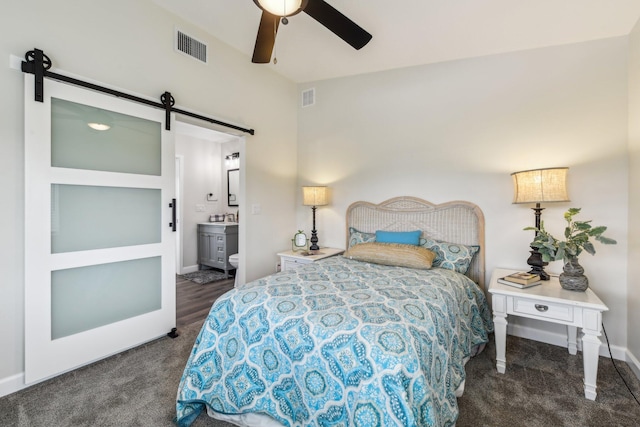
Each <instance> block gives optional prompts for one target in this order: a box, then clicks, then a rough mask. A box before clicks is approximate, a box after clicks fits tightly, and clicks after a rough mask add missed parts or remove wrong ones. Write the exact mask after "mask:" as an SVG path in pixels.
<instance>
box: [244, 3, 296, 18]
mask: <svg viewBox="0 0 640 427" xmlns="http://www.w3.org/2000/svg"><path fill="white" fill-rule="evenodd" d="M253 2H254V3H255V4H257V5H258V7H259V8H260V9H262V10H264V11H265V12H268V13H270V14H272V15H275V16H281V17H285V16H291V15H295V14H296V13H299V12H300V11H301V10H302V9H304V6H305V4H306V0H253Z"/></svg>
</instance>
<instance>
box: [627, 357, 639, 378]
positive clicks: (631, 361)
mask: <svg viewBox="0 0 640 427" xmlns="http://www.w3.org/2000/svg"><path fill="white" fill-rule="evenodd" d="M627 364H628V365H629V367H630V368H631V370H632V371H633V373H634V374H636V377H638V379H639V380H640V360H638V358H636V357H635V356H634V355H633V354H631V352H630V351H629V350H627Z"/></svg>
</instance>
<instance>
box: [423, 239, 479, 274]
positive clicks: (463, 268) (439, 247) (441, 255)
mask: <svg viewBox="0 0 640 427" xmlns="http://www.w3.org/2000/svg"><path fill="white" fill-rule="evenodd" d="M420 246H422V247H425V248H427V249H429V250H432V251H433V252H435V253H436V258H435V259H434V260H433V266H434V267H440V268H446V269H448V270H453V271H457V272H458V273H462V274H466V273H467V270H469V266H470V265H471V261H472V260H473V256H474V255H475V254H476V253H477V252H478V251H479V250H480V246H476V245H470V246H469V245H460V244H458V243H449V242H442V241H440V240H432V239H420Z"/></svg>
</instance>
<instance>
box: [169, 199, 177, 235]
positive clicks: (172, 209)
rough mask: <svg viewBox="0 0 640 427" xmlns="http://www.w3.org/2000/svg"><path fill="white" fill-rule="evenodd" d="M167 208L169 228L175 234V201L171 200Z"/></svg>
mask: <svg viewBox="0 0 640 427" xmlns="http://www.w3.org/2000/svg"><path fill="white" fill-rule="evenodd" d="M169 207H170V208H171V222H170V223H169V227H171V231H173V232H175V231H176V224H177V223H178V221H177V220H176V199H171V203H169Z"/></svg>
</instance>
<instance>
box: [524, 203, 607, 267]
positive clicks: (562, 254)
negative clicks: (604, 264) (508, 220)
mask: <svg viewBox="0 0 640 427" xmlns="http://www.w3.org/2000/svg"><path fill="white" fill-rule="evenodd" d="M580 209H581V208H571V209H569V210H568V211H566V212H565V213H564V219H565V220H566V221H567V226H566V227H565V229H564V240H559V239H556V238H555V237H553V236H552V235H551V234H550V233H549V232H548V231H547V230H545V229H544V223H543V222H540V228H539V229H538V228H535V227H526V228H525V230H535V231H536V232H537V233H536V237H535V239H534V240H533V242H531V247H534V248H537V249H538V252H540V254H541V255H542V260H543V261H544V262H549V261H557V260H565V261H567V260H569V259H571V258H575V257H578V256H579V255H580V254H581V253H582V251H585V252H588V253H590V254H591V255H594V254H595V253H596V249H595V247H594V246H593V242H592V241H591V239H592V238H593V239H595V240H596V241H598V242H600V243H602V244H605V245H615V244H616V243H617V242H616V241H615V240H613V239H610V238H608V237H605V236H603V235H602V234H603V233H604V232H605V231H606V230H607V227H605V226H598V227H593V226H592V225H591V220H589V221H575V220H574V218H573V217H574V216H576V215H577V214H579V213H580Z"/></svg>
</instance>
